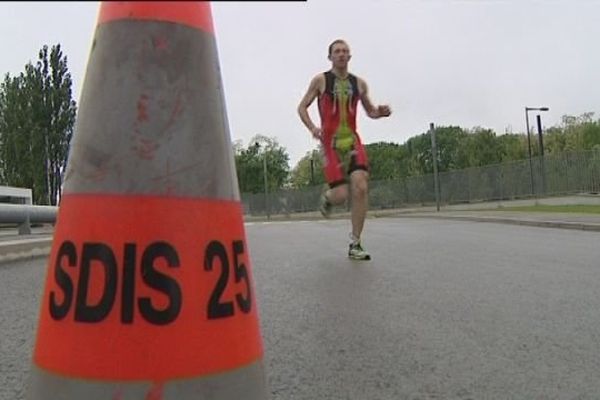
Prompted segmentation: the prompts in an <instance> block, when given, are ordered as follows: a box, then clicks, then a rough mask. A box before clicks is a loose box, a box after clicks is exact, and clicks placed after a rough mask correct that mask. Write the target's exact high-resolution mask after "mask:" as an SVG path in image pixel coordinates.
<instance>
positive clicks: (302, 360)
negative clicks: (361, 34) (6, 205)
mask: <svg viewBox="0 0 600 400" xmlns="http://www.w3.org/2000/svg"><path fill="white" fill-rule="evenodd" d="M348 230H349V224H348V222H347V221H343V220H336V221H324V222H317V221H314V222H287V223H285V222H283V223H270V224H269V223H253V224H249V225H247V227H246V232H247V236H248V244H249V248H250V256H251V259H252V268H253V277H254V285H255V289H256V297H257V301H258V306H259V311H260V322H261V328H262V335H263V341H264V347H265V367H266V370H267V378H268V384H269V388H270V391H271V393H272V396H271V398H272V399H274V400H275V399H276V400H279V399H281V400H283V399H286V400H287V399H307V400H308V399H360V400H364V399H369V400H370V399H378V400H379V399H390V400H391V399H394V400H396V399H409V400H417V399H419V400H421V399H473V400H474V399H561V400H562V399H596V398H598V396H599V394H600V379H598V377H599V376H600V358H599V357H598V348H599V345H600V261H599V260H600V248H599V246H598V243H600V241H599V239H600V234H599V233H598V232H585V231H574V230H564V229H552V228H535V227H526V226H514V225H506V224H492V223H481V222H464V221H447V220H431V219H414V218H410V219H394V218H389V219H383V218H382V219H373V220H368V221H367V226H366V231H365V239H364V245H365V248H366V249H368V250H369V251H370V252H371V253H372V256H373V260H372V261H370V262H357V261H350V260H348V259H347V258H346V251H347V236H348ZM45 263H46V260H45V259H44V258H39V259H36V260H33V261H22V262H14V263H9V264H4V265H0V301H1V304H2V305H3V306H2V307H1V308H0V327H1V331H2V340H1V341H0V357H1V361H2V362H1V364H0V376H1V377H0V400H9V399H11V400H13V399H15V400H20V399H22V398H23V396H24V386H25V382H26V379H27V375H28V368H29V364H30V356H31V352H32V347H33V339H34V335H35V330H36V327H37V316H38V307H39V301H40V294H41V290H42V285H43V280H44V278H45Z"/></svg>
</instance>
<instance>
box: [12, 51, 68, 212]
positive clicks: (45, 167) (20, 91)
mask: <svg viewBox="0 0 600 400" xmlns="http://www.w3.org/2000/svg"><path fill="white" fill-rule="evenodd" d="M71 85H72V81H71V74H70V73H69V72H68V68H67V58H66V56H63V53H62V50H61V48H60V44H58V45H55V46H53V47H52V49H51V50H50V53H49V54H48V46H44V47H43V48H42V49H41V50H40V51H39V54H38V61H37V63H36V65H35V66H34V65H33V64H31V62H30V63H28V64H27V65H26V66H25V72H22V73H20V75H19V76H17V77H14V78H11V77H10V75H9V74H6V76H5V79H4V82H3V83H2V84H1V85H0V154H1V156H2V162H1V164H0V178H1V179H2V182H3V183H4V184H7V185H11V186H19V187H29V188H31V189H32V192H33V200H34V203H35V204H51V205H56V204H58V202H59V201H60V196H61V187H62V177H63V172H64V170H65V168H66V163H67V155H68V147H69V143H70V140H71V137H72V134H73V127H74V124H75V116H76V103H75V101H74V100H72V91H71Z"/></svg>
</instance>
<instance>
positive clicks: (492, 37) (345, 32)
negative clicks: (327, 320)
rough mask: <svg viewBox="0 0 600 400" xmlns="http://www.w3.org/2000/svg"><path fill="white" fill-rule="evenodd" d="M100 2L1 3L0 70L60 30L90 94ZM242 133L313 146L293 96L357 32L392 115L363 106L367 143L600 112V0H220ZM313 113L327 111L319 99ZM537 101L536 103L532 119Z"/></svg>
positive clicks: (357, 68)
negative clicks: (433, 128)
mask: <svg viewBox="0 0 600 400" xmlns="http://www.w3.org/2000/svg"><path fill="white" fill-rule="evenodd" d="M98 7H99V3H97V2H21V3H17V2H0V50H1V51H2V57H0V73H1V74H2V76H3V75H4V74H5V73H7V72H8V73H10V74H11V75H15V74H18V73H19V72H21V71H23V70H24V65H25V64H26V63H27V62H28V61H35V60H36V59H37V52H38V50H39V49H40V48H41V47H42V46H43V45H44V44H48V45H49V46H52V45H54V44H56V43H60V44H61V45H62V47H63V51H64V53H65V54H66V55H67V57H68V65H69V70H70V71H71V74H72V76H73V80H74V92H75V94H76V96H75V100H77V101H78V100H79V95H80V89H81V86H82V83H83V78H84V74H85V68H86V64H87V58H88V55H89V50H90V45H91V42H92V37H93V34H94V30H95V24H96V18H97V13H98ZM212 9H213V21H214V24H215V28H216V38H217V45H218V48H219V62H220V65H221V71H222V78H223V82H224V87H225V98H226V103H227V115H228V119H229V125H230V129H231V137H232V140H234V141H235V140H242V142H243V144H244V145H247V144H248V141H249V140H250V138H251V137H252V136H254V135H255V134H258V133H260V134H264V135H267V136H274V137H276V138H277V139H278V141H279V143H280V144H281V145H283V146H284V147H285V148H286V149H287V151H288V153H289V154H290V158H291V160H290V166H291V167H293V166H294V165H295V164H296V162H297V161H298V160H299V159H300V158H301V157H302V156H303V155H304V154H305V153H306V152H308V151H309V150H311V149H312V148H313V147H314V146H315V142H314V141H312V139H310V135H309V133H308V131H307V130H306V129H305V128H304V126H303V125H302V124H301V122H300V120H299V118H298V116H297V114H296V107H297V104H298V102H299V101H300V98H301V97H302V95H303V93H304V91H305V90H306V88H307V86H308V83H309V81H310V79H311V78H312V76H314V75H315V74H316V73H318V72H321V71H325V70H327V69H328V68H329V67H330V64H329V63H328V60H327V57H326V53H327V46H328V44H329V43H330V42H331V41H332V40H334V39H336V38H344V39H346V40H347V41H348V42H349V44H350V47H351V51H352V54H353V58H352V60H351V63H350V70H351V72H354V73H355V74H357V75H359V76H361V77H363V78H364V79H365V80H366V81H367V83H368V84H369V87H370V92H371V97H372V99H373V100H374V102H375V103H388V104H390V105H391V107H392V110H393V114H392V116H391V117H390V118H389V119H386V120H383V119H382V120H375V121H373V120H369V119H368V118H367V117H366V116H365V114H364V112H362V111H361V114H360V116H359V121H358V125H359V132H360V134H361V136H362V138H363V141H364V142H365V143H371V142H376V141H390V142H396V143H404V142H405V141H406V140H407V139H408V138H410V137H412V136H415V135H418V134H421V133H423V132H425V131H426V130H427V128H428V126H429V123H430V122H434V123H435V124H438V125H459V126H461V127H463V128H472V127H475V126H482V127H486V128H491V129H493V130H494V131H496V133H497V134H503V133H504V132H505V131H506V130H509V131H510V130H512V131H513V132H524V131H525V112H524V107H525V106H530V107H537V106H547V107H550V111H549V112H546V113H543V114H542V120H543V123H544V125H545V126H552V125H557V124H559V123H560V120H561V116H563V115H565V114H569V115H579V114H582V113H584V112H588V111H592V112H595V113H596V117H599V116H600V90H599V87H600V85H599V83H600V82H599V80H600V79H599V78H600V52H599V51H598V50H597V49H598V44H597V42H598V38H600V0H538V1H534V0H504V1H503V0H462V1H459V0H454V1H453V0H308V1H307V2H280V3H274V2H250V3H242V2H213V4H212ZM311 114H312V115H313V117H315V118H316V116H317V114H316V109H315V108H312V111H311ZM534 120H535V114H534V113H530V122H532V123H534V122H533V121H534Z"/></svg>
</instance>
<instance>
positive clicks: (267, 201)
mask: <svg viewBox="0 0 600 400" xmlns="http://www.w3.org/2000/svg"><path fill="white" fill-rule="evenodd" d="M254 146H255V147H256V149H260V143H258V142H255V143H254ZM262 159H263V182H264V183H263V185H264V189H265V212H266V213H267V219H271V212H270V210H269V208H270V207H269V187H268V185H267V152H266V151H264V152H263V157H262Z"/></svg>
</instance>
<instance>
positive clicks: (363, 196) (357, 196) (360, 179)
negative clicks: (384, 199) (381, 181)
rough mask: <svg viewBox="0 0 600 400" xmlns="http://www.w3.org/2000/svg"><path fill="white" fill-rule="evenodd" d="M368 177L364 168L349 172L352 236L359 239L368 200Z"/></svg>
mask: <svg viewBox="0 0 600 400" xmlns="http://www.w3.org/2000/svg"><path fill="white" fill-rule="evenodd" d="M368 178H369V173H368V172H367V171H364V170H356V171H353V172H352V173H351V174H350V185H351V189H350V193H351V194H352V236H354V238H355V239H360V235H361V233H362V231H363V227H364V225H365V218H366V216H367V209H368V207H369V205H368V201H369V196H368Z"/></svg>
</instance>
